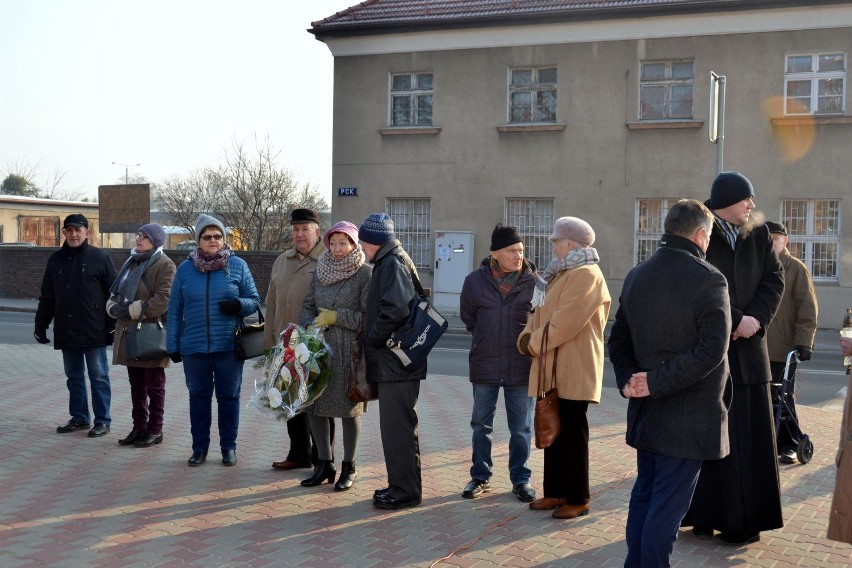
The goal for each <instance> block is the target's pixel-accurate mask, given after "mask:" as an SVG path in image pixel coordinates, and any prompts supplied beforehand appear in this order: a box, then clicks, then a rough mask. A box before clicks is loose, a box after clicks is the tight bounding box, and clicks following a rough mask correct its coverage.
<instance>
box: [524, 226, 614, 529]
mask: <svg viewBox="0 0 852 568" xmlns="http://www.w3.org/2000/svg"><path fill="white" fill-rule="evenodd" d="M550 241H551V242H552V243H553V252H554V256H555V258H554V260H553V262H552V263H551V264H550V266H549V267H548V268H547V270H546V271H545V275H544V277H545V280H547V281H548V285H547V292H546V294H545V298H544V305H543V306H541V307H540V308H538V309H536V310H535V311H534V312H533V313H532V314H530V317H529V320H528V321H527V325H526V328H524V331H523V332H521V335H520V336H519V338H518V348H519V349H520V351H521V352H522V353H527V354H529V355H532V356H534V357H535V360H534V361H533V365H532V369H531V370H530V387H529V394H530V396H536V395H538V394H539V393H538V382H539V367H540V366H541V365H542V359H543V365H544V377H545V385H544V388H545V390H547V389H550V388H551V387H552V386H553V383H554V382H555V386H556V390H557V393H558V396H559V419H560V422H561V432H560V434H559V436H558V437H557V439H556V441H554V442H553V444H552V445H551V446H550V447H548V448H545V450H544V484H543V486H544V497H543V498H541V499H537V500H535V501H533V502H532V503H530V509H534V510H539V511H540V510H548V509H556V510H555V511H554V512H553V516H554V518H557V519H573V518H575V517H578V516H582V515H587V514H588V512H589V500H590V495H589V423H588V420H587V419H586V410H587V409H588V405H589V403H590V402H592V403H599V402H600V400H601V386H602V382H603V361H604V327H605V326H606V321H607V317H608V316H609V308H610V303H611V298H610V295H609V290H608V289H607V286H606V282H605V281H604V277H603V274H602V273H601V270H600V268H599V267H598V262H599V258H598V254H597V251H596V250H595V249H593V248H592V244H593V243H594V242H595V232H594V230H593V229H592V227H591V226H590V225H589V224H588V223H586V222H585V221H583V220H582V219H578V218H576V217H562V218H560V219H557V221H556V224H555V225H554V228H553V234H552V235H550Z"/></svg>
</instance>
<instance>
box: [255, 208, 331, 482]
mask: <svg viewBox="0 0 852 568" xmlns="http://www.w3.org/2000/svg"><path fill="white" fill-rule="evenodd" d="M290 226H291V228H292V231H293V248H292V249H290V250H288V251H286V252H284V253H282V254H281V255H280V256H279V257H278V258H276V259H275V263H274V264H273V265H272V273H271V274H270V277H269V290H268V291H267V293H266V322H267V323H266V326H265V327H264V337H263V344H264V347H265V348H267V349H269V348H271V347H272V346H273V345H275V343H276V342H277V341H278V338H279V337H280V335H281V332H282V331H284V329H285V328H286V327H287V326H288V325H289V324H291V323H296V324H297V323H299V314H300V313H301V311H302V303H303V302H304V301H305V296H307V295H308V289H309V288H310V286H311V279H312V278H313V276H314V269H316V266H317V259H319V257H320V255H321V254H322V253H323V252H324V251H325V246H323V244H322V238H321V237H322V232H321V231H320V217H319V214H318V213H317V212H316V211H314V210H313V209H293V211H292V212H291V213H290ZM329 422H330V425H329V426H330V428H331V440H332V442H331V445H332V447H334V419H333V418H329ZM287 434H288V435H289V436H290V452H289V453H288V454H287V457H286V459H284V461H277V462H272V467H273V468H275V469H279V470H290V469H297V468H309V467H313V465H315V464H316V463H318V459H319V458H318V457H317V455H316V449H312V446H313V444H312V443H311V431H310V427H309V425H308V415H307V414H305V413H303V412H300V413H299V414H297V415H296V416H294V417H293V418H291V419H290V420H288V421H287Z"/></svg>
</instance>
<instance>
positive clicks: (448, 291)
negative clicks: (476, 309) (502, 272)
mask: <svg viewBox="0 0 852 568" xmlns="http://www.w3.org/2000/svg"><path fill="white" fill-rule="evenodd" d="M473 236H474V234H473V233H472V232H470V231H435V277H434V279H433V282H432V302H433V303H434V304H435V307H436V308H438V311H439V312H441V313H442V314H444V315H458V314H459V297H460V296H461V289H462V285H463V284H464V279H465V276H467V275H468V274H470V272H471V271H472V270H473Z"/></svg>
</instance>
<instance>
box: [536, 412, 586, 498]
mask: <svg viewBox="0 0 852 568" xmlns="http://www.w3.org/2000/svg"><path fill="white" fill-rule="evenodd" d="M588 408H589V403H588V402H587V401H584V400H566V399H564V398H560V399H559V420H560V428H559V436H557V437H556V441H555V442H553V444H551V445H550V447H548V448H545V449H544V484H543V485H544V496H545V497H555V498H557V499H565V501H566V503H567V504H569V505H585V504H586V503H588V502H589V499H590V495H589V421H588V420H587V419H586V410H587V409H588Z"/></svg>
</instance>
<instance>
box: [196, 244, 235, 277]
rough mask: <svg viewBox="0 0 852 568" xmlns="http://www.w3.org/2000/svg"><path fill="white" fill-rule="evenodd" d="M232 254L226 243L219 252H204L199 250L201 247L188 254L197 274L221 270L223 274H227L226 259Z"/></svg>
mask: <svg viewBox="0 0 852 568" xmlns="http://www.w3.org/2000/svg"><path fill="white" fill-rule="evenodd" d="M232 252H233V251H232V250H231V247H229V246H228V243H225V245H224V246H223V247H222V249H221V250H219V251H218V252H214V253H209V252H204V251H203V250H201V247H198V248H197V249H195V250H194V251H192V252H191V253H189V258H190V259H191V260H192V262H193V264H195V268H197V269H198V271H199V272H213V271H214V270H221V269H223V268H224V269H225V272H229V271H228V259H229V258H230V257H231V253H232Z"/></svg>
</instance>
